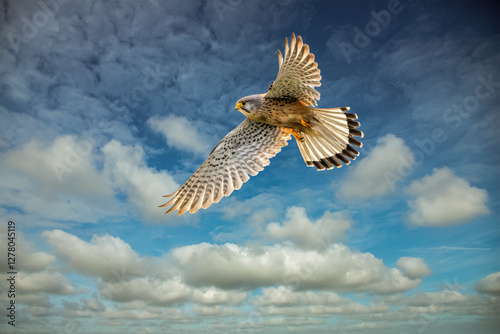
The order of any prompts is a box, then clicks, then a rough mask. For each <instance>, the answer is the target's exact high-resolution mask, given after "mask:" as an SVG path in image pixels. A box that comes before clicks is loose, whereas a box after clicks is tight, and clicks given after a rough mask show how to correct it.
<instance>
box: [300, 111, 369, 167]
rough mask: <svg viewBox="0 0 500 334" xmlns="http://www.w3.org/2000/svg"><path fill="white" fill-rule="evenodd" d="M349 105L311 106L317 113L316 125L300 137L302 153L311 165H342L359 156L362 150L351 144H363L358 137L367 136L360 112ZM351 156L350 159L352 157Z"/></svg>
mask: <svg viewBox="0 0 500 334" xmlns="http://www.w3.org/2000/svg"><path fill="white" fill-rule="evenodd" d="M348 110H349V107H343V108H332V109H319V108H318V109H316V108H311V111H312V112H313V113H314V115H315V117H314V119H313V120H312V121H311V125H312V128H310V129H309V128H308V129H305V130H303V131H302V134H303V136H304V139H303V141H297V144H298V146H299V150H300V153H301V154H302V157H303V158H304V161H305V163H306V165H307V166H309V167H312V166H315V167H316V168H317V169H318V170H325V169H332V168H334V167H337V168H340V167H342V163H344V164H345V165H348V164H350V163H351V160H355V159H356V157H357V156H358V155H359V152H358V151H357V150H356V149H354V148H353V147H352V146H351V145H354V146H357V147H362V146H363V144H362V143H361V142H360V141H359V140H358V139H356V138H354V136H356V137H360V138H362V137H363V132H361V131H360V130H358V129H357V128H358V127H359V126H360V123H359V122H358V121H354V120H355V119H358V116H357V115H356V114H353V113H347V112H346V111H348ZM348 158H349V159H351V160H349V159H348Z"/></svg>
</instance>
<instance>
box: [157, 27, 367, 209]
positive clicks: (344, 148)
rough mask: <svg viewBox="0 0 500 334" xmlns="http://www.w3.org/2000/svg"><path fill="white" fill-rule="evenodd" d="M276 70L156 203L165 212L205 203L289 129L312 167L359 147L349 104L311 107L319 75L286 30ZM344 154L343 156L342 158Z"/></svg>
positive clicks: (257, 165)
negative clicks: (232, 126)
mask: <svg viewBox="0 0 500 334" xmlns="http://www.w3.org/2000/svg"><path fill="white" fill-rule="evenodd" d="M278 61H279V71H278V76H277V77H276V80H275V81H274V82H273V83H272V84H271V86H270V87H269V89H268V91H267V93H265V94H255V95H250V96H246V97H243V98H241V99H239V100H238V101H237V103H236V107H235V110H238V111H240V112H241V113H242V114H243V115H245V116H246V118H245V120H244V121H243V122H242V123H241V124H240V125H238V126H237V127H236V128H235V129H234V130H233V131H231V132H229V133H228V134H227V135H226V136H225V137H224V138H223V139H222V140H221V141H220V143H219V144H218V145H217V146H216V147H215V148H214V149H213V150H212V152H211V153H210V154H209V156H208V158H207V160H206V161H205V162H204V163H203V164H202V165H201V166H200V168H198V170H197V171H196V172H194V174H193V175H192V176H191V177H190V178H189V179H188V180H187V181H186V183H184V184H183V185H182V186H181V187H180V188H179V189H178V190H176V191H175V192H174V193H172V194H170V195H166V196H164V197H172V196H173V198H172V199H170V201H168V202H167V203H165V204H163V205H161V206H160V207H165V206H168V205H172V207H171V208H170V209H169V210H168V211H167V212H166V213H169V212H172V211H175V210H178V213H177V214H179V215H182V214H184V213H185V212H187V211H189V212H191V213H194V212H196V211H198V210H199V209H200V208H203V209H206V208H208V207H209V206H210V205H212V203H214V202H215V203H217V202H219V201H220V200H221V199H222V197H224V196H229V195H230V194H231V193H232V192H233V190H235V189H236V190H237V189H240V187H241V185H242V184H243V183H244V182H246V181H248V179H249V178H250V177H249V176H248V174H250V175H252V176H254V175H257V173H259V172H260V171H261V170H263V169H264V167H265V166H267V165H269V159H270V158H272V157H274V156H275V155H276V154H277V153H278V152H280V151H281V148H282V147H283V146H285V145H287V144H288V143H287V141H288V140H289V139H290V138H291V135H293V136H294V137H295V139H296V140H297V144H298V147H299V150H300V153H301V154H302V157H303V158H304V161H305V163H306V165H307V166H314V167H316V168H317V169H318V170H325V169H332V168H333V167H342V163H344V164H345V165H349V164H350V163H351V161H350V160H349V159H352V160H354V159H356V156H358V155H359V153H358V151H357V150H356V149H354V148H353V147H352V146H351V145H350V144H352V145H354V146H357V147H362V144H361V142H360V141H359V140H357V139H356V138H354V136H356V137H361V138H362V137H363V133H362V132H361V131H360V130H358V129H357V127H359V125H360V124H359V122H357V121H355V119H357V118H358V117H357V115H356V114H352V113H347V112H346V111H348V110H349V107H342V108H328V109H324V108H313V107H312V106H316V105H317V102H316V100H319V99H320V94H319V92H318V91H316V90H315V89H314V87H319V86H321V82H320V80H321V75H320V70H319V69H318V63H316V62H315V61H314V55H313V54H312V53H310V52H309V46H308V45H307V44H304V43H303V42H302V38H301V37H300V36H298V37H297V38H295V34H292V38H291V39H290V45H288V40H287V39H286V38H285V57H283V56H282V54H281V52H280V50H278ZM348 158H349V159H348Z"/></svg>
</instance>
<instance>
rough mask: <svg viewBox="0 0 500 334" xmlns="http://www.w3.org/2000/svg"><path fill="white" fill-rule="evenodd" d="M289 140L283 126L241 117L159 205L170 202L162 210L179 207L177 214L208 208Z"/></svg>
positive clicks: (264, 162) (263, 163) (246, 179)
mask: <svg viewBox="0 0 500 334" xmlns="http://www.w3.org/2000/svg"><path fill="white" fill-rule="evenodd" d="M289 139H290V131H286V130H285V129H284V128H281V127H276V126H272V125H269V124H265V123H259V122H254V121H252V120H250V119H248V118H247V119H245V120H244V121H243V122H242V123H241V124H240V125H238V126H237V127H236V128H235V129H234V130H233V131H231V132H229V133H228V134H227V135H226V136H225V137H224V138H223V139H222V140H221V142H220V143H219V144H218V145H217V146H216V147H215V148H214V150H213V151H212V152H211V153H210V155H209V156H208V158H207V160H205V162H204V163H203V164H202V165H201V166H200V168H198V170H197V171H196V172H194V174H193V175H192V176H191V177H190V178H189V179H188V180H187V181H186V183H184V184H183V185H182V186H181V187H180V188H179V189H178V190H177V191H176V192H174V193H172V194H170V195H167V196H165V197H172V196H173V198H172V199H171V200H170V201H168V202H167V203H165V204H163V205H161V206H160V207H165V206H168V205H171V204H172V207H171V208H170V209H169V210H168V211H167V212H166V213H169V212H172V211H175V210H179V211H178V213H177V214H178V215H182V214H183V213H185V212H187V211H190V212H191V213H194V212H196V211H198V210H199V209H200V208H204V209H206V208H208V207H209V206H210V205H212V203H214V202H215V203H217V202H219V201H220V200H221V199H222V197H224V196H229V195H230V194H231V193H232V192H233V190H235V189H236V190H238V189H240V187H241V185H242V184H243V183H244V182H246V181H248V179H249V178H250V177H249V176H248V174H250V175H252V176H254V175H257V173H258V172H260V171H261V170H263V169H264V167H265V166H267V165H269V159H270V158H272V157H274V156H275V155H276V154H277V153H278V152H280V151H281V148H282V147H283V146H285V145H287V144H288V143H287V141H288V140H289Z"/></svg>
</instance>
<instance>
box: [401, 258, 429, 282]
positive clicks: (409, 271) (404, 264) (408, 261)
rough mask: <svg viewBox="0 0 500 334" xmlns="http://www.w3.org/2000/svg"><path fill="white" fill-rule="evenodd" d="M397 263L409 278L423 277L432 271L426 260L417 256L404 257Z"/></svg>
mask: <svg viewBox="0 0 500 334" xmlns="http://www.w3.org/2000/svg"><path fill="white" fill-rule="evenodd" d="M396 265H397V266H398V268H399V270H401V271H402V272H403V275H405V276H406V277H408V278H409V279H417V278H422V277H424V276H427V275H430V274H431V273H432V271H431V268H429V266H428V265H427V264H426V263H425V261H424V260H423V259H420V258H416V257H402V258H400V259H399V260H398V262H397V263H396Z"/></svg>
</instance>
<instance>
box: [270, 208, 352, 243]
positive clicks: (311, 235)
mask: <svg viewBox="0 0 500 334" xmlns="http://www.w3.org/2000/svg"><path fill="white" fill-rule="evenodd" d="M350 227H351V220H350V219H349V218H348V217H346V215H345V214H344V213H341V212H333V213H332V212H329V211H326V212H325V213H324V214H323V216H322V217H321V218H319V219H318V220H316V221H314V222H313V221H311V220H310V219H309V217H307V214H306V209H304V208H301V207H290V208H288V209H287V210H286V220H285V222H283V223H282V224H280V223H270V224H268V225H267V227H266V233H267V235H268V236H269V237H270V238H271V239H274V240H292V241H293V242H294V243H295V244H297V245H298V246H299V247H301V248H306V249H314V248H317V249H322V248H324V247H328V246H329V245H330V244H331V243H333V242H334V241H335V240H338V239H339V238H342V237H343V236H344V233H345V231H346V230H348V229H349V228H350Z"/></svg>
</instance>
